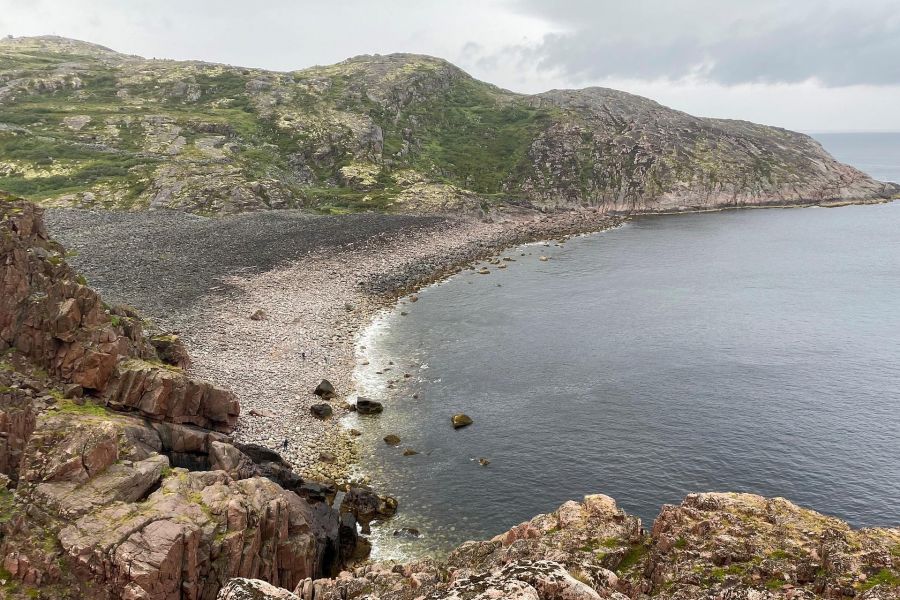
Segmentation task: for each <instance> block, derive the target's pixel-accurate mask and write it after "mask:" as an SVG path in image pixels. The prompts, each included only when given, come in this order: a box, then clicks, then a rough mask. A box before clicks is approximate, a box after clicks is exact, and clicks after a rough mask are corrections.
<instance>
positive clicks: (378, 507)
mask: <svg viewBox="0 0 900 600" xmlns="http://www.w3.org/2000/svg"><path fill="white" fill-rule="evenodd" d="M340 511H341V513H350V514H352V515H353V516H354V517H355V518H356V520H357V521H358V522H359V525H360V528H361V530H362V532H363V533H369V532H370V528H369V523H371V522H372V521H373V520H375V519H381V520H384V519H389V518H391V517H393V516H394V515H395V514H397V500H396V499H395V498H392V497H391V496H384V495H379V494H377V493H375V491H374V490H373V489H372V488H370V487H365V486H352V487H350V489H348V490H347V492H346V493H345V494H344V499H343V500H342V501H341V507H340Z"/></svg>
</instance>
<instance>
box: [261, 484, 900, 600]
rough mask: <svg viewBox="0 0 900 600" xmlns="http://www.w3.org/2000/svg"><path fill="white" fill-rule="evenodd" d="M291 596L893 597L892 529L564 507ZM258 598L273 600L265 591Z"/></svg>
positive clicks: (753, 515) (693, 511)
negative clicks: (431, 555)
mask: <svg viewBox="0 0 900 600" xmlns="http://www.w3.org/2000/svg"><path fill="white" fill-rule="evenodd" d="M293 593H294V594H295V595H296V596H299V597H300V598H301V599H303V600H332V599H334V600H337V599H341V600H352V599H356V598H360V599H361V598H368V599H372V600H375V599H379V598H381V599H391V600H414V599H429V600H437V599H451V598H452V599H463V598H465V599H466V600H474V599H478V600H487V599H489V598H491V599H493V598H517V599H523V600H524V599H529V600H594V599H599V598H610V599H616V600H625V599H626V598H633V599H636V600H637V599H643V598H660V599H665V600H669V599H671V600H676V599H678V600H682V599H684V600H687V599H694V598H703V599H709V600H713V599H716V600H721V599H729V600H731V599H741V600H774V599H790V598H794V599H797V598H852V597H856V598H863V599H867V600H869V599H876V598H877V599H896V598H900V529H862V530H853V529H851V528H850V527H849V526H848V525H847V524H846V523H844V522H843V521H841V520H839V519H836V518H833V517H827V516H824V515H821V514H819V513H817V512H814V511H811V510H807V509H804V508H800V507H798V506H796V505H794V504H792V503H790V502H788V501H787V500H784V499H783V498H763V497H761V496H756V495H752V494H733V493H706V494H691V495H689V496H687V497H686V498H685V499H684V501H683V502H682V503H681V504H680V505H678V506H668V505H667V506H664V507H663V508H662V511H661V512H660V515H659V517H658V518H657V519H656V521H655V523H654V525H653V527H652V530H651V531H650V532H648V531H646V530H645V529H644V528H643V527H642V526H641V522H640V520H639V519H637V518H636V517H632V516H629V515H627V514H625V513H624V512H623V511H622V510H620V509H619V508H618V507H617V506H616V503H615V501H614V500H613V499H612V498H609V497H607V496H602V495H593V496H587V497H585V498H584V500H583V501H582V502H566V503H565V504H563V505H562V506H561V507H560V508H559V509H558V510H557V511H555V512H553V513H550V514H547V515H539V516H537V517H535V518H534V519H532V520H531V521H528V522H526V523H522V524H521V525H517V526H516V527H513V528H512V529H510V530H509V531H507V532H506V533H504V534H502V535H499V536H497V537H495V538H493V539H492V540H488V541H482V542H468V543H466V544H463V545H462V546H460V547H459V548H457V549H456V550H455V551H453V552H452V553H451V554H450V555H449V556H448V558H447V559H446V560H445V561H441V562H437V561H432V560H427V559H426V560H422V561H419V562H413V563H408V564H402V565H395V564H380V563H376V564H371V565H366V566H364V567H358V568H356V569H354V570H353V571H352V572H351V571H346V572H343V573H341V574H340V575H339V576H338V577H336V578H334V579H319V580H313V579H308V580H304V581H303V582H301V583H300V584H299V585H297V586H296V588H295V589H294V590H293ZM260 597H261V598H268V597H272V598H277V597H279V596H267V595H265V594H263V595H261V596H260Z"/></svg>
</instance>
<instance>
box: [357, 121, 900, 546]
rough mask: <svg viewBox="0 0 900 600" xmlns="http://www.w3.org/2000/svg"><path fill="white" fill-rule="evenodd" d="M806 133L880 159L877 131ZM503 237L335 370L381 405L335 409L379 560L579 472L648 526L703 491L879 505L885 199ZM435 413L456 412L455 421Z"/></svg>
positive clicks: (516, 507)
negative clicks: (400, 534)
mask: <svg viewBox="0 0 900 600" xmlns="http://www.w3.org/2000/svg"><path fill="white" fill-rule="evenodd" d="M820 139H821V140H822V141H823V143H824V144H825V145H826V147H827V148H829V149H830V150H831V151H832V152H833V153H834V154H835V155H836V156H837V157H838V158H840V159H842V160H844V161H847V162H850V163H852V164H855V165H856V166H858V167H859V168H861V169H863V170H866V171H868V172H870V173H871V174H872V175H875V176H876V177H881V178H887V179H894V180H900V135H883V136H879V135H876V136H874V137H873V136H852V135H850V136H848V135H837V136H835V135H830V136H821V138H820ZM542 255H543V256H546V257H548V258H549V260H547V261H545V262H544V261H540V260H539V257H540V256H542ZM504 256H506V257H509V258H512V259H514V261H508V262H506V264H508V268H506V269H503V270H500V269H497V268H496V266H495V265H490V264H488V265H486V266H487V268H488V269H490V271H491V274H490V275H479V274H477V273H476V272H475V271H467V272H465V273H464V274H460V275H458V276H455V277H453V278H452V279H451V280H449V281H447V282H444V283H442V284H439V285H435V286H432V287H429V288H427V289H425V290H424V291H422V292H421V293H420V294H419V298H420V300H419V301H418V302H416V303H414V304H410V303H407V304H404V305H402V306H400V307H398V309H397V310H395V311H392V312H389V313H386V314H385V315H384V317H383V318H382V319H380V320H379V321H378V322H377V323H376V324H375V325H374V326H373V327H372V329H371V330H370V332H369V335H368V337H367V339H365V340H364V341H363V344H364V345H365V346H366V348H365V350H362V351H361V353H362V354H365V355H366V356H367V357H368V359H369V360H370V361H371V364H370V365H368V366H365V367H361V368H360V370H359V372H358V373H357V375H358V378H359V381H360V383H361V385H362V386H363V387H364V388H365V390H366V393H367V394H368V395H370V396H373V397H375V398H377V399H379V400H381V401H383V402H384V403H385V405H386V410H385V412H384V414H383V415H381V416H380V417H378V418H362V419H360V421H359V422H358V423H356V422H354V423H350V424H351V425H353V426H356V427H358V428H360V429H361V430H362V431H363V436H364V437H363V443H364V447H366V448H368V449H370V450H371V455H370V456H367V457H365V458H364V460H363V464H362V467H363V469H364V470H365V471H367V472H369V473H371V474H372V475H373V481H374V482H375V483H376V484H377V486H378V487H379V488H380V489H381V490H383V491H386V492H388V493H392V494H394V495H396V496H397V497H398V498H399V500H400V507H401V511H400V514H399V515H398V517H396V518H395V519H394V520H392V521H391V522H389V523H387V524H385V525H383V526H382V527H380V528H377V529H376V536H375V542H376V555H377V556H378V557H379V558H386V557H392V556H397V557H402V556H410V555H418V554H421V553H423V552H425V551H428V552H442V551H445V550H447V549H449V548H451V547H453V546H455V545H457V544H459V543H461V542H462V541H465V540H468V539H481V538H485V537H489V536H492V535H494V534H497V533H500V532H502V531H504V530H505V529H507V528H509V527H510V526H512V525H515V524H516V523H519V522H521V521H524V520H527V519H529V518H531V517H532V516H534V515H535V514H537V513H541V512H547V511H550V510H553V509H554V508H556V507H557V506H558V505H559V504H561V503H562V502H564V501H566V500H569V499H578V498H580V497H581V496H583V495H584V494H588V493H597V492H600V493H604V494H608V495H610V496H612V497H614V498H616V500H617V501H618V502H619V504H620V506H621V507H623V508H624V509H626V510H627V511H629V512H631V513H633V514H636V515H638V516H640V517H642V518H643V519H645V520H646V521H647V523H648V524H649V522H651V521H652V519H653V518H654V517H655V516H656V515H657V513H658V511H659V509H660V506H661V505H662V504H664V503H677V502H679V501H680V499H681V498H682V497H683V496H684V495H685V494H687V493H689V492H692V491H713V490H719V491H748V492H755V493H759V494H763V495H768V496H783V497H786V498H788V499H790V500H792V501H794V502H796V503H798V504H801V505H804V506H807V507H811V508H814V509H817V510H819V511H821V512H824V513H827V514H831V515H836V516H839V517H841V518H844V519H846V520H848V521H850V522H851V523H852V524H853V525H856V526H874V525H893V526H896V525H898V524H900V203H893V204H883V205H874V206H851V207H843V208H833V209H825V208H807V209H784V210H781V209H771V210H744V211H730V212H720V213H709V214H696V215H679V216H665V217H646V218H640V219H635V220H633V221H631V222H630V223H628V224H627V225H625V226H624V227H621V228H619V229H616V230H613V231H608V232H605V233H602V234H596V235H590V236H584V237H580V238H575V239H572V240H569V241H568V242H566V243H564V244H563V245H555V244H552V245H550V246H544V245H540V244H539V245H530V246H524V247H521V248H517V249H514V250H511V251H509V252H506V253H505V254H504ZM401 311H403V312H406V313H407V314H406V315H405V316H404V315H402V314H401ZM391 361H393V363H394V364H393V365H391V364H389V363H390V362H391ZM385 368H389V369H390V370H387V371H385V370H384V369H385ZM377 371H381V372H382V373H381V374H378V373H377ZM405 374H409V377H408V378H407V377H404V375H405ZM388 380H396V383H395V384H394V387H393V388H389V387H388V383H387V382H388ZM414 394H417V395H418V398H417V399H415V398H413V395H414ZM457 412H465V413H467V414H469V415H470V416H471V417H472V418H473V419H474V420H475V423H474V425H472V426H470V427H468V428H465V429H461V430H457V431H454V430H453V429H452V427H451V426H450V416H451V415H452V414H453V413H457ZM388 433H396V434H398V435H399V436H400V437H401V438H402V443H401V445H400V446H399V447H398V448H393V447H389V446H387V445H386V444H384V442H382V441H381V438H382V437H383V436H384V435H386V434H388ZM407 447H409V448H413V449H414V450H416V451H418V452H419V454H417V455H414V456H403V449H405V448H407ZM480 457H484V458H487V459H488V460H489V461H490V464H489V465H488V466H480V465H479V463H478V462H477V461H476V459H478V458H480ZM402 526H408V527H415V528H418V529H420V530H421V532H422V537H421V538H419V539H413V540H407V539H398V538H395V537H394V536H393V535H392V534H393V531H394V530H395V529H397V528H399V527H402Z"/></svg>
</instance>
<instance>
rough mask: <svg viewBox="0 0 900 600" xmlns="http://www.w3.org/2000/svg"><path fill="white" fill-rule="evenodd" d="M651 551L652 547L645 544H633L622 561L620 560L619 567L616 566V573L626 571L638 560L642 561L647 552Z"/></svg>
mask: <svg viewBox="0 0 900 600" xmlns="http://www.w3.org/2000/svg"><path fill="white" fill-rule="evenodd" d="M649 551H650V548H649V547H648V546H646V545H644V544H639V545H636V546H632V547H631V548H629V549H628V552H626V553H625V556H623V557H622V560H621V562H619V565H618V567H616V569H615V571H616V573H624V572H626V571H628V570H629V569H631V568H632V567H633V566H635V565H636V564H637V563H638V561H640V560H641V559H642V558H644V556H646V554H647V552H649Z"/></svg>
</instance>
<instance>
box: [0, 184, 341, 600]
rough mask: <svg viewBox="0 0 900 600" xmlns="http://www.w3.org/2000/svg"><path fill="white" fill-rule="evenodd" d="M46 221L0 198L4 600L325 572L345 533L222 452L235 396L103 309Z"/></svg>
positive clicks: (154, 595)
mask: <svg viewBox="0 0 900 600" xmlns="http://www.w3.org/2000/svg"><path fill="white" fill-rule="evenodd" d="M41 217H42V211H41V209H39V208H37V207H35V206H34V205H33V204H30V203H28V202H25V201H22V200H18V199H15V198H12V197H9V196H6V195H0V477H2V480H0V484H2V485H0V566H2V570H0V597H3V598H11V599H13V598H53V599H73V600H74V599H81V598H85V599H88V600H114V599H120V598H121V599H127V600H149V599H153V600H156V599H160V600H182V599H190V600H208V599H212V598H215V597H216V595H217V594H218V592H219V589H220V588H221V587H222V586H223V584H224V583H225V582H226V581H228V580H229V579H231V578H234V577H246V578H253V579H257V578H258V579H264V580H267V581H269V582H271V583H272V584H274V585H279V586H283V587H287V588H293V587H294V586H296V585H297V584H298V582H301V581H302V580H304V579H306V578H312V577H319V576H321V575H328V574H331V573H332V572H333V571H334V570H335V569H336V568H337V567H338V566H339V565H341V564H342V561H343V557H344V556H347V555H349V554H350V553H351V550H352V548H349V546H353V545H354V543H353V540H355V533H356V532H355V528H354V531H353V537H352V539H351V538H348V540H345V541H343V543H342V540H340V539H339V536H340V534H341V523H340V521H339V514H338V512H337V511H336V510H334V509H332V508H331V507H330V504H329V503H328V502H326V498H327V495H322V496H321V497H319V496H316V497H313V496H312V495H309V494H307V495H306V496H301V495H299V494H298V493H296V492H295V491H291V490H286V489H285V488H284V487H282V486H281V485H279V483H281V482H284V483H286V484H288V485H289V486H291V487H292V489H297V490H299V489H302V488H304V487H306V486H309V485H311V483H310V482H304V481H303V480H302V479H300V478H299V477H298V476H296V475H294V474H293V472H292V470H291V469H290V466H289V465H287V463H285V462H284V461H283V460H280V457H277V454H275V453H272V452H271V451H268V452H269V454H271V455H274V456H271V455H269V454H267V455H266V456H264V457H262V456H261V454H262V453H260V452H254V451H253V449H248V451H249V452H250V454H247V453H245V452H244V451H242V450H241V449H239V448H237V447H236V446H234V445H232V443H231V438H230V437H229V435H228V433H229V432H230V431H231V429H232V428H233V426H234V424H235V421H236V419H237V416H238V413H239V406H238V403H237V401H236V400H235V398H234V396H233V394H231V392H229V391H228V390H225V389H222V388H219V387H216V386H214V385H211V384H209V383H206V382H203V381H199V380H196V379H194V378H192V377H190V376H189V375H188V374H186V373H185V372H184V371H183V369H182V367H183V366H187V365H188V364H189V357H187V355H186V353H184V352H183V350H184V349H183V347H181V346H180V345H179V344H177V341H176V339H175V338H174V336H171V335H167V334H163V335H159V334H156V335H154V336H153V337H151V336H150V334H148V333H146V332H145V327H144V324H143V322H142V321H141V319H140V317H139V316H138V315H137V314H135V313H134V311H132V310H130V309H127V308H125V307H121V308H116V307H108V306H106V305H105V304H104V303H103V302H102V300H101V299H100V297H99V296H98V295H97V294H96V293H95V292H93V290H91V289H90V288H88V287H87V286H86V285H85V282H84V280H83V279H82V278H80V277H79V276H78V275H77V274H76V273H74V272H73V271H72V270H71V269H70V268H69V267H68V266H67V265H66V262H65V253H64V251H63V249H62V248H61V247H59V246H58V245H57V244H56V243H54V242H53V241H52V240H51V239H50V238H49V237H48V236H47V232H46V230H45V229H44V226H43V222H42V218H41ZM159 352H161V354H160V353H159ZM251 455H253V456H256V458H257V459H259V458H261V457H262V458H265V459H267V460H254V458H253V456H251ZM330 497H331V498H333V495H332V496H330ZM348 544H349V546H348Z"/></svg>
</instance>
